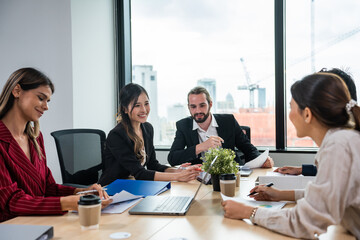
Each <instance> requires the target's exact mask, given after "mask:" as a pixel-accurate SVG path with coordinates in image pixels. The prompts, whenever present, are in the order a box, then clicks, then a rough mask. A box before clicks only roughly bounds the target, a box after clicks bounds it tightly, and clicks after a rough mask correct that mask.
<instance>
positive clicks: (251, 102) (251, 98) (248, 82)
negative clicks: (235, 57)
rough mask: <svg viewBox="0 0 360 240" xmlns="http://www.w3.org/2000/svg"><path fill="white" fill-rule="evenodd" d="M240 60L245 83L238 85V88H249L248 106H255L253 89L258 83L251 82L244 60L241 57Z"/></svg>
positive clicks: (256, 87) (257, 86)
mask: <svg viewBox="0 0 360 240" xmlns="http://www.w3.org/2000/svg"><path fill="white" fill-rule="evenodd" d="M240 62H241V64H242V67H243V69H244V74H245V79H246V85H241V86H238V90H249V107H250V108H255V101H254V91H255V90H256V89H258V88H259V85H258V84H256V83H251V79H250V75H249V72H248V71H247V68H246V65H245V61H244V59H243V58H240Z"/></svg>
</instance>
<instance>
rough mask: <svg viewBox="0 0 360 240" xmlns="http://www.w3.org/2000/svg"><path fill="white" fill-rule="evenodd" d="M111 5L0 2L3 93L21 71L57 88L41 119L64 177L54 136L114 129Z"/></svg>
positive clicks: (50, 154)
mask: <svg viewBox="0 0 360 240" xmlns="http://www.w3.org/2000/svg"><path fill="white" fill-rule="evenodd" d="M113 15H114V14H113V0H102V1H97V0H86V1H84V0H61V1H59V0H31V1H28V0H1V1H0V66H1V67H0V87H1V89H2V87H3V85H4V83H5V82H6V80H7V79H8V77H9V76H10V74H11V73H12V72H14V71H15V70H17V69H19V68H22V67H35V68H37V69H39V70H41V71H43V72H44V73H45V74H46V75H48V76H49V77H50V79H51V80H52V81H53V82H54V84H55V94H54V95H53V96H52V98H51V102H50V104H49V111H48V112H46V113H45V114H44V115H43V117H42V118H41V119H40V128H41V131H42V133H43V135H44V140H45V149H46V155H47V163H48V166H49V168H50V169H51V171H52V173H53V175H54V178H55V180H56V182H58V183H61V182H62V179H61V173H60V167H59V162H58V156H57V152H56V147H55V142H54V140H53V138H52V137H51V136H50V133H51V132H52V131H55V130H59V129H69V128H99V129H102V130H104V131H105V132H106V133H107V132H108V131H109V130H110V129H111V128H112V127H113V126H114V124H115V117H114V116H115V113H116V111H115V109H114V108H115V93H114V91H115V87H114V83H115V82H114V81H115V80H114V52H115V51H114V35H113V32H114V22H113Z"/></svg>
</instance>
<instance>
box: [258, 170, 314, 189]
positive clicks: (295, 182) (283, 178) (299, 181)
mask: <svg viewBox="0 0 360 240" xmlns="http://www.w3.org/2000/svg"><path fill="white" fill-rule="evenodd" d="M315 179H316V177H313V176H303V175H288V174H281V173H278V172H267V173H266V175H265V176H259V177H258V179H257V182H258V183H259V184H268V183H270V182H272V183H273V184H274V187H276V188H279V189H305V188H306V185H307V184H308V183H309V182H314V181H315Z"/></svg>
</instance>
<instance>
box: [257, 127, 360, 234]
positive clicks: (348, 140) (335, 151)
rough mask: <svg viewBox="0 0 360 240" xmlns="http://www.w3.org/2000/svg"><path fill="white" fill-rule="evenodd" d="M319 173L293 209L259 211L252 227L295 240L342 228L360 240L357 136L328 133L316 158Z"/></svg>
mask: <svg viewBox="0 0 360 240" xmlns="http://www.w3.org/2000/svg"><path fill="white" fill-rule="evenodd" d="M315 160H316V161H315V162H316V164H317V167H318V173H317V176H316V179H315V181H314V182H313V183H309V184H308V185H307V187H306V189H305V191H299V190H296V191H295V198H296V200H297V205H296V206H295V207H294V208H290V209H282V210H281V211H278V210H277V211H271V210H269V209H265V208H259V209H258V210H257V212H256V215H255V217H254V218H253V221H254V223H256V224H258V225H261V226H264V227H266V228H269V229H271V230H274V231H276V232H280V233H283V234H286V235H290V236H293V237H298V238H310V239H314V238H317V236H318V235H320V234H322V233H324V232H326V230H327V227H328V226H329V225H337V224H340V225H342V226H343V227H344V228H345V229H347V230H348V231H350V232H351V233H352V234H353V235H355V236H356V238H357V239H360V133H359V132H358V131H356V130H350V129H330V130H328V132H327V133H326V135H325V137H324V139H323V142H322V144H321V146H320V148H319V151H318V153H317V154H316V157H315Z"/></svg>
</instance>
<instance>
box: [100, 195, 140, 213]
mask: <svg viewBox="0 0 360 240" xmlns="http://www.w3.org/2000/svg"><path fill="white" fill-rule="evenodd" d="M140 200H141V198H138V199H134V200H129V201H126V202H118V203H115V204H111V205H109V206H107V207H106V208H104V209H103V210H101V213H122V212H124V211H126V209H128V208H129V207H131V206H133V205H135V204H136V203H137V202H138V201H140Z"/></svg>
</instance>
